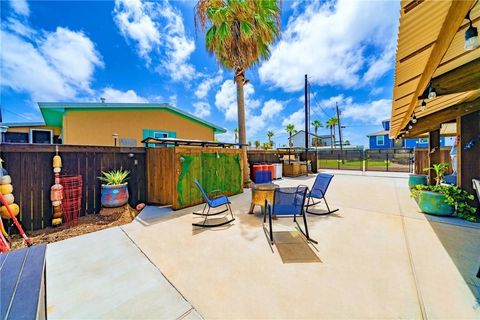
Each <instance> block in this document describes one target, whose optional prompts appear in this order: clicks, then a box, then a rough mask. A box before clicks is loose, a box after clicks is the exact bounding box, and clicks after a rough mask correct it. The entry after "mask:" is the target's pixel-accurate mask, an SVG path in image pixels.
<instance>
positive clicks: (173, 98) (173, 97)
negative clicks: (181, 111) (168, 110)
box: [168, 94, 178, 107]
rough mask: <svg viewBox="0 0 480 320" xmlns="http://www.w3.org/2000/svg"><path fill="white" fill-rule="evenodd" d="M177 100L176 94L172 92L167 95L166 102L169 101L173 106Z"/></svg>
mask: <svg viewBox="0 0 480 320" xmlns="http://www.w3.org/2000/svg"><path fill="white" fill-rule="evenodd" d="M177 102H178V97H177V95H176V94H172V95H171V96H170V97H168V103H170V104H171V105H173V106H174V107H176V106H177Z"/></svg>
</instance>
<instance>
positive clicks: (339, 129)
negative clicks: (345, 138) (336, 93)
mask: <svg viewBox="0 0 480 320" xmlns="http://www.w3.org/2000/svg"><path fill="white" fill-rule="evenodd" d="M335 107H336V108H337V119H338V138H339V139H340V153H341V154H342V161H343V146H342V124H341V123H340V111H338V103H337V102H335Z"/></svg>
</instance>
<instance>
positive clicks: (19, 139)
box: [5, 132, 28, 143]
mask: <svg viewBox="0 0 480 320" xmlns="http://www.w3.org/2000/svg"><path fill="white" fill-rule="evenodd" d="M5 142H8V143H28V133H23V132H6V133H5Z"/></svg>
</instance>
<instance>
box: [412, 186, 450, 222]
mask: <svg viewBox="0 0 480 320" xmlns="http://www.w3.org/2000/svg"><path fill="white" fill-rule="evenodd" d="M417 203H418V207H419V208H420V210H422V212H423V213H428V214H432V215H436V216H451V215H453V213H454V212H455V207H454V206H452V205H449V204H448V203H445V195H443V194H441V193H437V192H431V191H421V192H420V194H419V196H418V199H417Z"/></svg>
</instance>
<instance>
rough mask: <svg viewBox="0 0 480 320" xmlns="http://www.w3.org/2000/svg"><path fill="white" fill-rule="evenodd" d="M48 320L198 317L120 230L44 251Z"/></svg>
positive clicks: (112, 229)
mask: <svg viewBox="0 0 480 320" xmlns="http://www.w3.org/2000/svg"><path fill="white" fill-rule="evenodd" d="M47 304H48V317H49V318H50V319H200V318H201V317H200V315H199V314H198V313H197V312H196V311H195V310H194V309H193V308H192V306H191V305H190V303H188V302H187V301H186V300H185V299H184V298H183V297H182V295H181V294H180V293H179V292H178V291H177V290H176V289H175V288H174V287H173V286H172V285H171V284H170V283H169V282H168V281H167V279H165V277H164V276H163V275H162V274H161V272H160V271H159V270H158V269H157V268H156V267H155V266H154V265H153V264H152V263H151V262H150V261H149V260H148V259H147V257H146V256H145V255H144V254H143V253H142V252H141V251H140V250H139V249H138V248H137V246H136V245H135V244H134V243H133V242H132V241H131V240H130V239H129V238H128V236H127V235H126V234H125V233H124V232H123V231H122V230H121V229H120V228H118V227H117V228H111V229H106V230H102V231H99V232H94V233H90V234H87V235H83V236H79V237H75V238H71V239H68V240H64V241H60V242H57V243H53V244H49V245H48V247H47Z"/></svg>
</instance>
